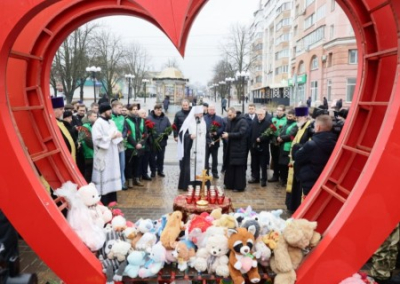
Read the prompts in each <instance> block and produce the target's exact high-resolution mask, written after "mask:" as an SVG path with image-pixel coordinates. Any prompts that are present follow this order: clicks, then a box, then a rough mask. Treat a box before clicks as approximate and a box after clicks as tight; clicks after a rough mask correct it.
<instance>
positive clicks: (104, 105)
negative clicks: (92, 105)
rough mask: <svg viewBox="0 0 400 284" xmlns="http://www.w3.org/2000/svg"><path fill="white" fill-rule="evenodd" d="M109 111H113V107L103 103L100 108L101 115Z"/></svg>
mask: <svg viewBox="0 0 400 284" xmlns="http://www.w3.org/2000/svg"><path fill="white" fill-rule="evenodd" d="M108 110H111V105H110V104H109V103H102V104H100V106H99V113H100V114H102V113H104V112H106V111H108Z"/></svg>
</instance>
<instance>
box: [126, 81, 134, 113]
mask: <svg viewBox="0 0 400 284" xmlns="http://www.w3.org/2000/svg"><path fill="white" fill-rule="evenodd" d="M134 78H135V75H133V74H126V75H125V79H126V80H127V81H128V105H129V99H130V98H131V97H132V85H131V83H132V79H134Z"/></svg>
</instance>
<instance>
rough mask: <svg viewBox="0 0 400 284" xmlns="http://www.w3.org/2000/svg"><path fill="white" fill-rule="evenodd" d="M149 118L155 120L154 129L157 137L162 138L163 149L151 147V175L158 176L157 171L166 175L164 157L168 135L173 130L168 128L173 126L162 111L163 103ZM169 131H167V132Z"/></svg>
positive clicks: (161, 145) (157, 105)
mask: <svg viewBox="0 0 400 284" xmlns="http://www.w3.org/2000/svg"><path fill="white" fill-rule="evenodd" d="M148 119H149V120H151V121H152V122H154V124H155V125H154V129H155V133H156V139H158V138H159V139H161V141H160V143H159V145H160V147H161V149H151V153H150V170H151V177H155V176H156V171H157V172H158V175H159V176H160V177H165V174H164V157H165V147H166V146H167V141H168V136H169V134H171V131H168V129H169V128H170V127H171V122H169V119H168V117H166V116H165V115H164V113H163V112H162V105H161V104H156V105H155V106H154V110H152V111H151V113H150V115H149V117H148ZM165 131H167V132H165Z"/></svg>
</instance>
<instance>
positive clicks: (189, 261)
mask: <svg viewBox="0 0 400 284" xmlns="http://www.w3.org/2000/svg"><path fill="white" fill-rule="evenodd" d="M172 255H173V256H174V257H175V258H176V259H177V261H178V269H179V270H180V271H185V270H186V268H188V267H189V266H190V267H193V263H194V260H195V256H196V252H195V245H194V244H193V243H192V242H191V241H188V240H182V241H179V242H177V244H176V245H175V250H174V251H173V252H172Z"/></svg>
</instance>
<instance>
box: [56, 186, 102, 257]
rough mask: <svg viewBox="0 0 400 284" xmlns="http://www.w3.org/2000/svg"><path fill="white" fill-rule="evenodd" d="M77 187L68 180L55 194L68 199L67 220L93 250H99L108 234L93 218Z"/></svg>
mask: <svg viewBox="0 0 400 284" xmlns="http://www.w3.org/2000/svg"><path fill="white" fill-rule="evenodd" d="M77 188H78V186H77V185H76V184H74V183H72V182H71V181H67V182H65V183H63V184H62V186H61V188H58V189H57V190H56V191H55V192H54V194H55V195H57V196H60V197H64V199H65V200H66V201H67V203H68V213H67V220H68V223H69V225H70V226H71V228H72V229H73V230H74V231H75V233H76V234H77V235H78V236H79V238H80V239H81V240H82V242H83V243H84V244H85V245H86V246H87V247H88V248H89V249H90V250H91V251H97V250H99V249H101V248H102V247H103V245H104V242H105V241H106V235H105V232H104V231H103V227H102V226H99V225H98V224H97V223H96V222H95V220H94V219H93V218H92V210H90V209H89V208H88V207H87V206H86V205H85V204H84V203H83V201H82V199H81V197H80V195H79V193H78V190H77Z"/></svg>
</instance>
